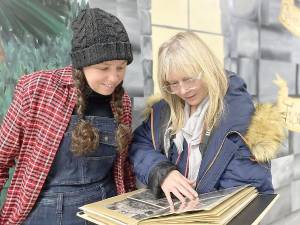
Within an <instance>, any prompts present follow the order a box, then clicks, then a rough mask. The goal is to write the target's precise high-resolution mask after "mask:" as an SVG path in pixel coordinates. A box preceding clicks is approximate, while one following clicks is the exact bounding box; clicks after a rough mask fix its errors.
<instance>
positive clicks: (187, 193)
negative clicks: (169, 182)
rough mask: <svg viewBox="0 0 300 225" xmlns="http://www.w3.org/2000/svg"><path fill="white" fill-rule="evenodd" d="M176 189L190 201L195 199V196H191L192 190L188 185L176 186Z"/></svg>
mask: <svg viewBox="0 0 300 225" xmlns="http://www.w3.org/2000/svg"><path fill="white" fill-rule="evenodd" d="M177 189H178V190H179V192H180V193H181V194H182V195H184V196H185V197H187V198H188V199H190V200H193V199H195V196H194V195H193V194H192V191H193V190H194V189H193V188H192V187H191V186H190V185H189V184H186V185H177Z"/></svg>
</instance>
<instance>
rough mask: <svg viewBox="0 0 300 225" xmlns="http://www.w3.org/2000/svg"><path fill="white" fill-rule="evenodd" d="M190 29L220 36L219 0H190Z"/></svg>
mask: <svg viewBox="0 0 300 225" xmlns="http://www.w3.org/2000/svg"><path fill="white" fill-rule="evenodd" d="M190 29H194V30H200V31H205V32H212V33H218V34H221V33H222V31H221V12H220V1H219V0H209V1H207V0H190Z"/></svg>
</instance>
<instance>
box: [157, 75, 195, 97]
mask: <svg viewBox="0 0 300 225" xmlns="http://www.w3.org/2000/svg"><path fill="white" fill-rule="evenodd" d="M198 80H200V78H199V77H190V78H187V79H184V80H182V81H179V82H176V83H174V84H167V85H164V86H163V90H164V91H166V92H168V93H169V94H176V93H178V92H179V91H180V87H183V88H184V89H185V90H187V91H190V90H193V89H195V88H196V81H198Z"/></svg>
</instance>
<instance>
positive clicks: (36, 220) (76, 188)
mask: <svg viewBox="0 0 300 225" xmlns="http://www.w3.org/2000/svg"><path fill="white" fill-rule="evenodd" d="M77 118H78V117H77V115H72V117H71V120H70V123H69V126H68V128H67V131H66V133H65V134H64V138H63V139H62V142H61V143H60V147H59V149H58V151H57V154H56V157H55V159H54V162H53V164H52V167H51V169H50V172H49V174H48V177H47V180H46V182H45V184H44V186H43V189H42V192H41V193H40V195H39V198H38V200H37V202H36V204H35V206H34V208H33V209H32V211H31V212H30V214H29V215H28V217H27V219H26V220H25V222H24V223H23V224H24V225H86V224H91V223H89V222H87V221H85V220H83V219H81V218H79V217H77V216H76V213H77V212H78V211H80V210H79V209H78V207H80V206H82V205H84V204H88V203H91V202H95V201H99V200H102V199H105V198H109V197H112V196H114V195H116V189H115V184H114V181H113V173H112V167H113V162H114V160H115V157H116V153H117V151H116V141H115V130H116V122H115V120H114V118H107V117H99V116H86V120H89V121H90V123H91V124H92V125H93V126H94V127H96V128H97V129H98V130H99V135H100V145H99V147H98V149H97V150H95V151H93V152H92V153H89V154H88V155H85V156H75V155H74V154H73V153H72V152H71V148H70V144H71V132H72V130H73V128H74V126H75V125H76V124H77V120H78V119H77Z"/></svg>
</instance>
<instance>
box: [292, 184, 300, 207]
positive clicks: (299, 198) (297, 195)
mask: <svg viewBox="0 0 300 225" xmlns="http://www.w3.org/2000/svg"><path fill="white" fill-rule="evenodd" d="M290 194H291V199H292V212H294V211H297V210H300V179H299V180H295V181H293V182H292V185H291V193H290Z"/></svg>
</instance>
